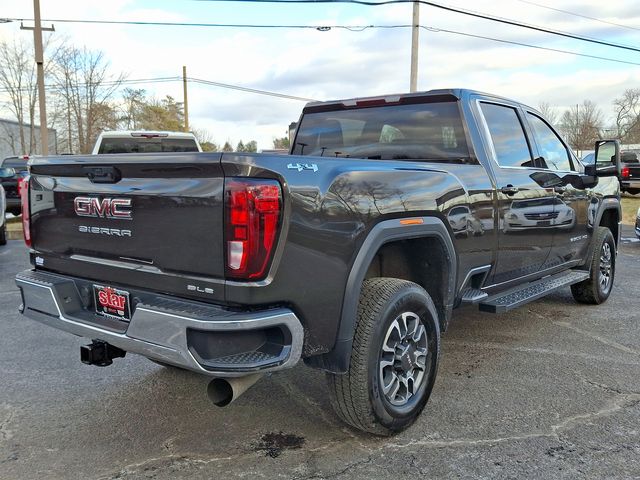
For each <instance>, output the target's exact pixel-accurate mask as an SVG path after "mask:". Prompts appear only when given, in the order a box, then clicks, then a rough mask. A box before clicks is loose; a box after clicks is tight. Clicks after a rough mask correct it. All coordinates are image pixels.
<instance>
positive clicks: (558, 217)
mask: <svg viewBox="0 0 640 480" xmlns="http://www.w3.org/2000/svg"><path fill="white" fill-rule="evenodd" d="M504 219H505V222H504V231H505V233H506V232H512V231H516V230H523V229H527V228H545V227H547V228H569V229H570V228H573V226H574V222H575V220H576V214H575V211H574V210H573V208H571V207H569V206H567V204H566V203H564V202H563V201H562V200H560V199H559V198H557V197H549V198H533V199H526V200H515V201H513V202H512V203H511V206H510V207H509V211H508V212H507V213H506V214H505V216H504Z"/></svg>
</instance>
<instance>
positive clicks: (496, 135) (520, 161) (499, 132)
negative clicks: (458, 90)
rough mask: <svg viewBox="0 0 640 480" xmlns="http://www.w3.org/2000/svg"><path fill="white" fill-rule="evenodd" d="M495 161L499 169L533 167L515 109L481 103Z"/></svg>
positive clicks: (529, 151) (525, 138)
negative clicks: (494, 153)
mask: <svg viewBox="0 0 640 480" xmlns="http://www.w3.org/2000/svg"><path fill="white" fill-rule="evenodd" d="M480 108H481V109H482V114H483V115H484V118H485V120H486V122H487V127H488V128H489V134H490V135H491V141H492V142H493V149H494V150H495V152H496V157H497V158H496V160H497V161H498V164H499V165H500V166H501V167H533V166H534V160H533V157H532V155H531V149H530V148H529V144H528V142H527V137H526V136H525V133H524V128H523V127H522V123H521V122H520V117H519V116H518V112H516V109H515V108H511V107H507V106H504V105H496V104H494V103H484V102H483V103H481V104H480Z"/></svg>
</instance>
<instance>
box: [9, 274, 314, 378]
mask: <svg viewBox="0 0 640 480" xmlns="http://www.w3.org/2000/svg"><path fill="white" fill-rule="evenodd" d="M82 283H87V282H86V281H83V280H81V279H74V278H72V277H66V276H62V275H57V274H51V273H48V272H42V271H38V270H26V271H24V272H22V273H19V274H18V275H17V276H16V284H17V285H18V287H19V288H20V290H21V292H22V301H23V303H22V305H21V307H20V311H21V313H23V314H24V315H25V316H27V317H29V318H31V319H34V320H37V321H39V322H42V323H45V324H47V325H50V326H52V327H54V328H57V329H60V330H64V331H66V332H69V333H73V334H75V335H79V336H81V337H86V338H88V339H96V340H102V341H105V342H107V343H109V344H111V345H114V346H116V347H118V348H121V349H123V350H125V351H127V352H131V353H137V354H140V355H143V356H145V357H148V358H150V359H153V360H157V361H160V362H164V363H168V364H171V365H175V366H178V367H182V368H186V369H188V370H193V371H195V372H198V373H202V374H205V375H209V376H214V377H239V376H243V375H248V374H251V373H256V372H268V371H274V370H281V369H285V368H289V367H292V366H293V365H295V364H296V363H297V362H298V360H299V359H300V356H301V354H302V343H303V328H302V325H301V323H300V321H299V320H298V318H297V317H296V315H295V314H294V313H293V312H292V311H290V310H288V309H284V308H277V309H269V310H263V311H258V312H237V311H230V310H227V309H224V308H222V307H220V306H216V305H209V304H204V303H200V302H194V301H189V300H182V299H175V298H173V297H169V296H166V295H157V294H153V293H150V292H146V293H141V292H135V291H133V292H132V298H134V297H135V298H141V300H140V301H138V303H137V304H136V305H132V307H133V315H132V317H131V321H130V322H128V323H127V322H122V321H118V320H109V319H105V318H104V317H102V316H100V315H98V314H96V313H95V311H94V310H93V308H92V305H90V304H88V303H89V302H90V301H89V300H87V295H84V296H83V295H81V293H80V292H81V291H82V288H83V287H82V286H81V285H82ZM137 293H141V294H140V295H136V294H137ZM234 339H235V340H237V343H238V345H239V346H238V347H237V348H238V349H239V350H238V351H233V348H234V345H233V343H234V341H235V340H234ZM265 345H266V347H265ZM220 348H223V349H227V350H226V351H225V352H221V353H216V349H218V351H219V349H220ZM229 349H230V350H229ZM240 350H242V351H240Z"/></svg>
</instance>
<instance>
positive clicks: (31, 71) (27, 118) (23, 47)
mask: <svg viewBox="0 0 640 480" xmlns="http://www.w3.org/2000/svg"><path fill="white" fill-rule="evenodd" d="M50 47H51V43H50V41H49V37H46V38H45V43H44V49H45V54H46V55H47V56H49V57H51V60H50V61H47V62H46V63H45V75H48V74H49V72H50V70H51V65H52V64H53V62H55V59H56V55H57V50H56V49H54V50H53V52H51V51H50V50H51V48H50ZM33 57H34V54H33V46H32V44H31V42H26V41H24V40H18V39H14V40H13V41H7V40H5V41H2V42H0V86H1V87H2V88H3V89H4V90H5V92H6V95H7V100H6V101H4V102H3V103H4V105H5V107H6V108H7V109H8V110H9V112H10V113H11V114H12V115H13V117H14V118H15V119H16V120H17V122H18V124H19V127H18V132H19V133H18V142H17V143H18V144H17V145H16V143H15V142H13V141H12V145H11V147H12V150H13V152H14V153H16V154H24V153H36V151H37V144H36V138H35V117H36V101H37V98H38V97H37V95H38V94H37V81H36V70H35V63H34V61H33ZM25 124H29V129H28V130H29V137H28V140H27V137H26V136H25V128H24V125H25Z"/></svg>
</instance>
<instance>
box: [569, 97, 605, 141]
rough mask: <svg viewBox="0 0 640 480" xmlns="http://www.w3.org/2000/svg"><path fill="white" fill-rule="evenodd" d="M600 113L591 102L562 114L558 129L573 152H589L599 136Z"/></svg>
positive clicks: (585, 102)
mask: <svg viewBox="0 0 640 480" xmlns="http://www.w3.org/2000/svg"><path fill="white" fill-rule="evenodd" d="M601 125H602V112H601V111H600V109H599V108H598V107H597V105H596V104H595V103H593V102H592V101H591V100H585V101H583V102H582V105H576V106H575V108H570V109H568V110H566V111H565V112H564V114H563V115H562V118H561V119H560V129H561V130H562V132H563V134H564V136H565V138H566V139H567V140H568V142H569V145H571V147H572V148H573V149H575V150H591V149H593V145H594V143H595V142H596V140H598V139H599V138H600V137H601V135H600V126H601Z"/></svg>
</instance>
